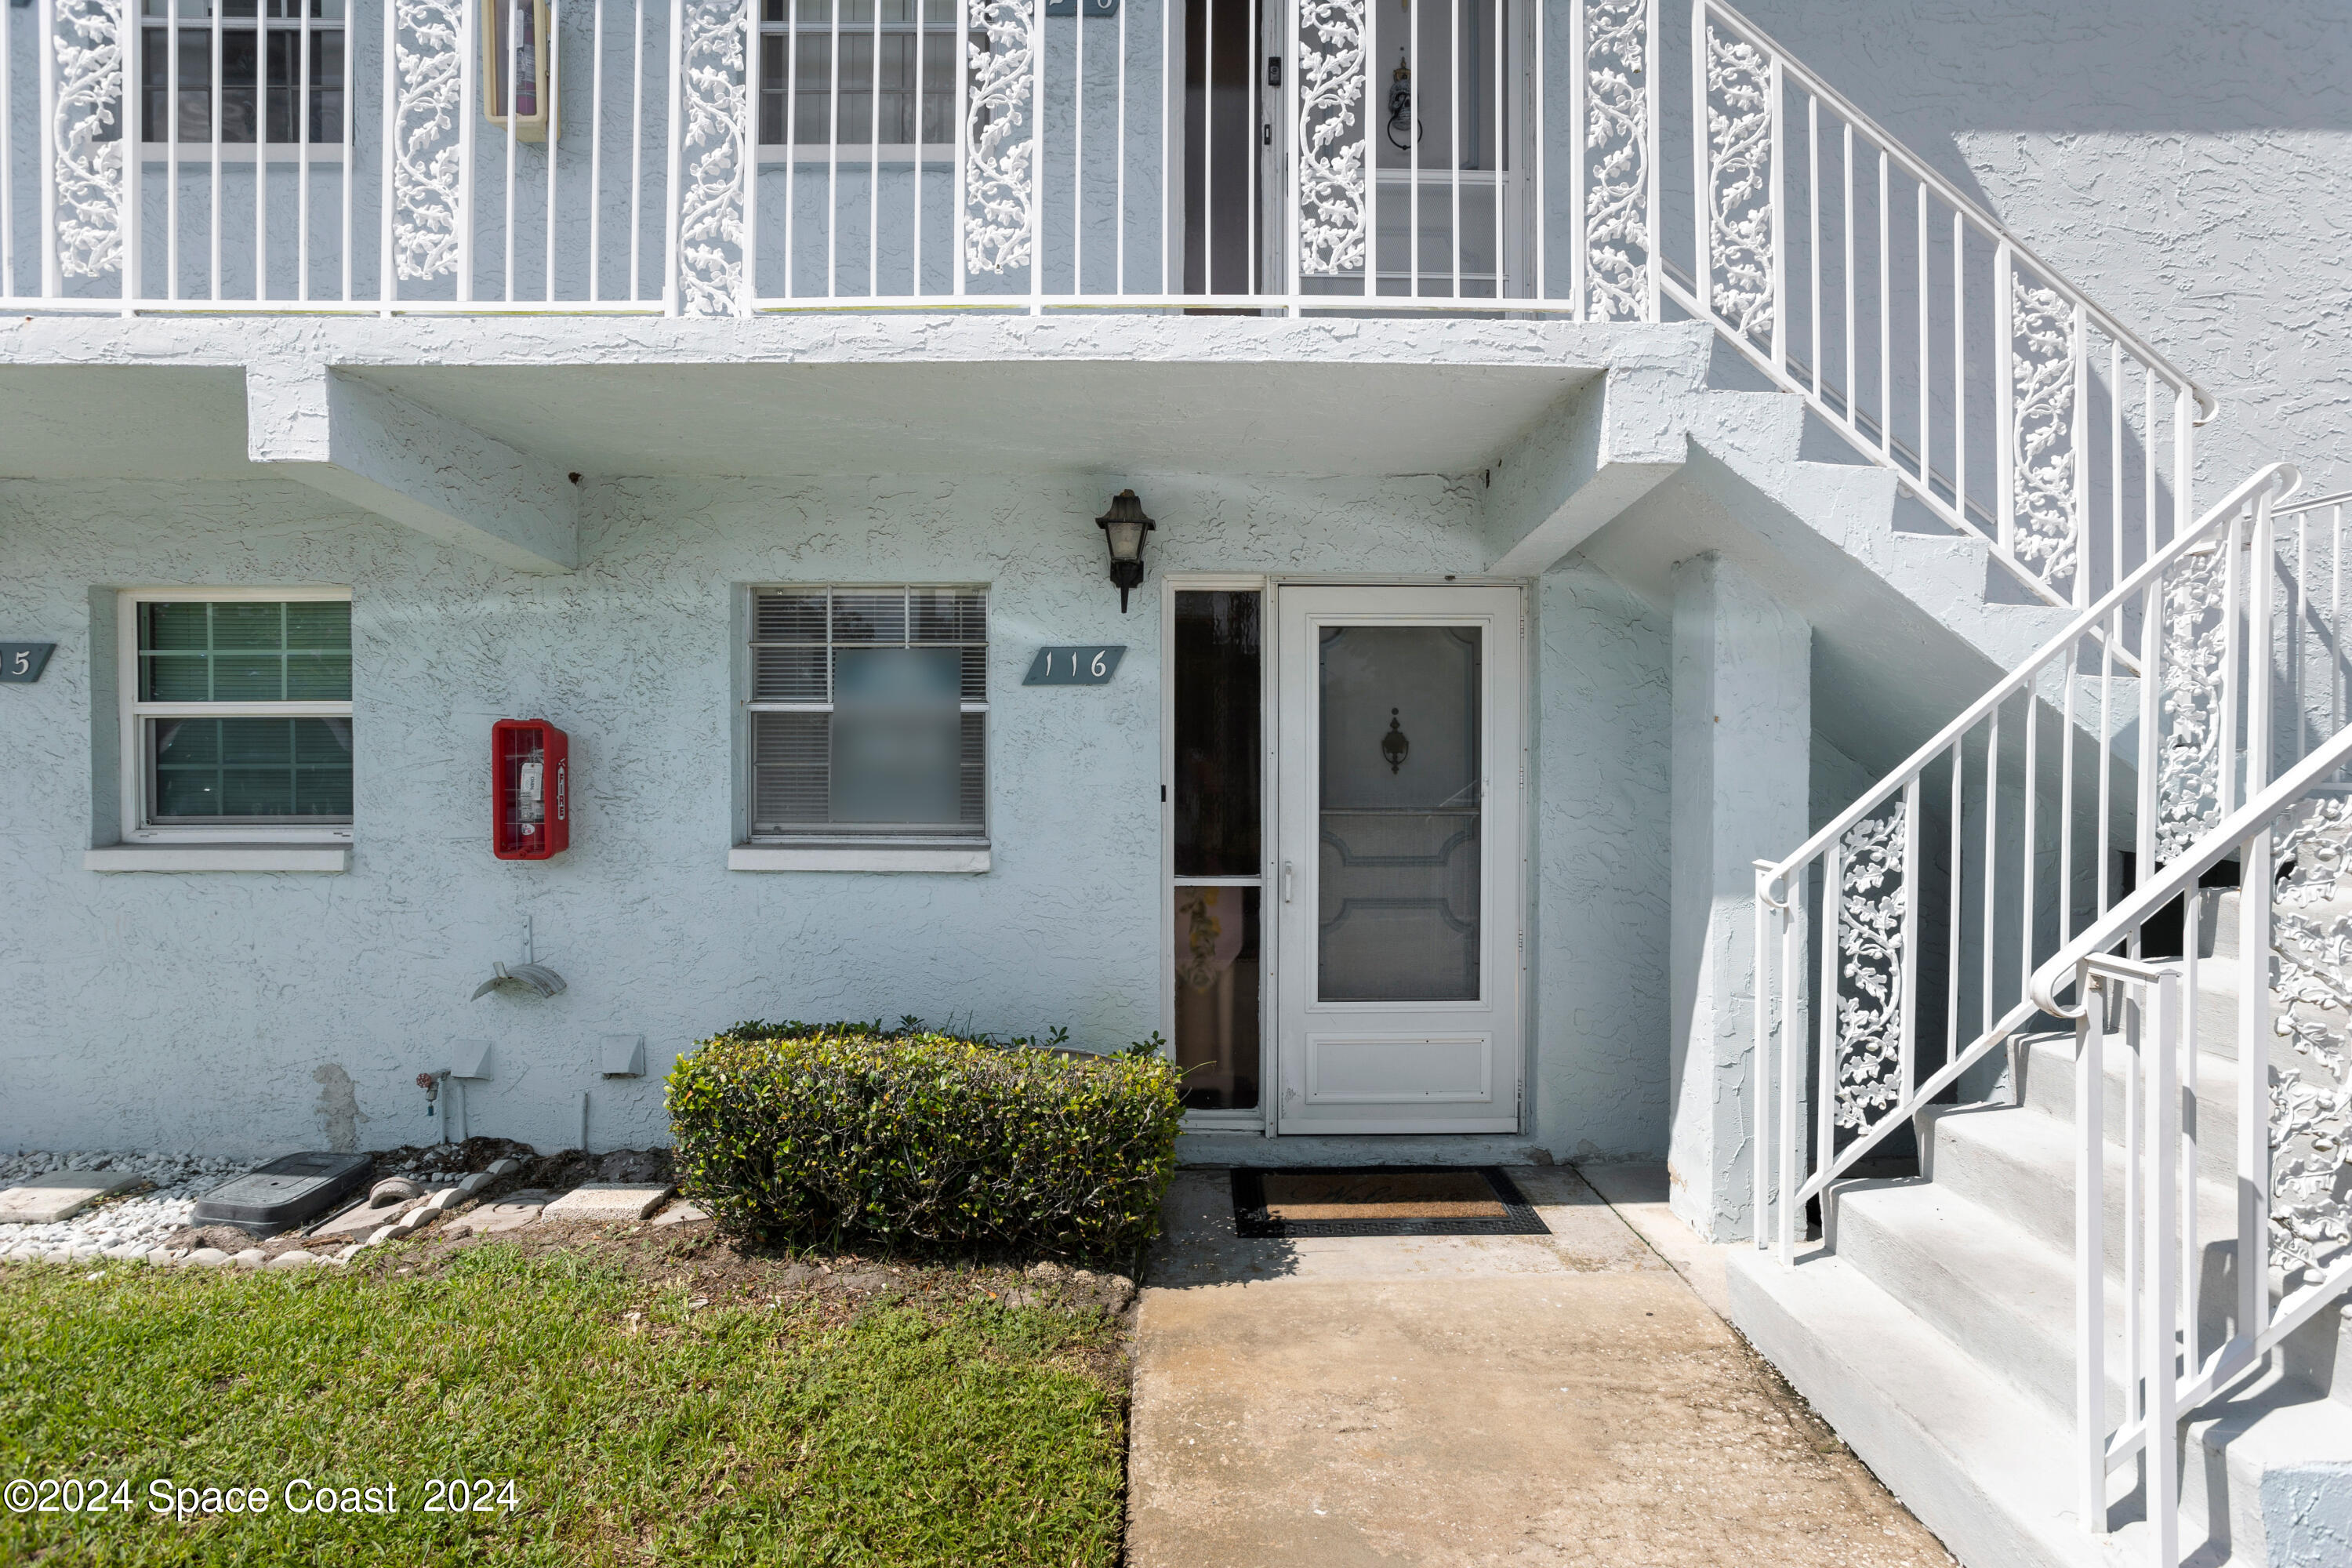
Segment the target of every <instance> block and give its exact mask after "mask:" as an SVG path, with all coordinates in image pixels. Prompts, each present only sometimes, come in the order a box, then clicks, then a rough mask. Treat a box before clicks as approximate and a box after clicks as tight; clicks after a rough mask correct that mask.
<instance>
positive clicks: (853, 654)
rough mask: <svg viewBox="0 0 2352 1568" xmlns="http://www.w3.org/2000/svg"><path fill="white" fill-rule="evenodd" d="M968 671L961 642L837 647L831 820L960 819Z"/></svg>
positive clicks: (928, 821) (920, 821) (940, 822)
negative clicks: (956, 644)
mask: <svg viewBox="0 0 2352 1568" xmlns="http://www.w3.org/2000/svg"><path fill="white" fill-rule="evenodd" d="M835 614H836V616H838V614H839V611H838V608H837V607H836V611H835ZM962 670H963V660H962V657H961V654H960V653H959V652H958V650H956V649H954V648H929V647H912V648H909V647H893V648H879V647H877V648H843V649H839V650H836V651H835V654H834V666H833V700H834V709H833V802H832V805H833V820H834V821H835V822H848V823H883V822H887V823H898V824H908V825H912V824H937V825H942V826H944V825H946V824H950V823H953V822H955V821H956V820H957V819H958V817H959V816H960V815H961V812H960V797H961V787H960V786H961V782H962V741H963V712H962V704H961V698H960V696H959V695H958V693H959V691H960V689H961V685H962Z"/></svg>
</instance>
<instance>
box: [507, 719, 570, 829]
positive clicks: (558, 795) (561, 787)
mask: <svg viewBox="0 0 2352 1568" xmlns="http://www.w3.org/2000/svg"><path fill="white" fill-rule="evenodd" d="M490 777H491V784H490V794H491V800H490V837H491V847H492V848H493V849H494V850H495V851H496V852H497V854H498V858H499V859H501V860H544V859H546V858H548V857H549V856H551V855H561V854H562V853H563V851H565V850H566V849H569V848H571V847H572V742H571V741H570V739H569V738H568V737H567V736H565V734H564V733H563V731H561V730H559V729H557V728H556V727H555V726H554V725H552V724H551V723H549V722H548V721H546V720H544V719H501V720H499V721H498V722H497V723H495V724H493V725H491V726H490Z"/></svg>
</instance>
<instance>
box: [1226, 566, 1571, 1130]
mask: <svg viewBox="0 0 2352 1568" xmlns="http://www.w3.org/2000/svg"><path fill="white" fill-rule="evenodd" d="M1274 595H1275V599H1274V605H1273V614H1272V615H1271V616H1269V617H1268V619H1269V622H1270V625H1271V627H1272V630H1273V634H1274V636H1273V643H1274V656H1273V657H1274V662H1275V665H1276V679H1275V686H1276V703H1275V712H1274V714H1273V715H1272V717H1273V721H1274V722H1273V724H1272V726H1271V727H1272V729H1273V730H1274V731H1275V733H1276V744H1275V756H1276V759H1277V763H1276V770H1275V774H1274V778H1273V780H1272V790H1271V793H1272V794H1273V795H1274V801H1275V816H1276V830H1275V834H1274V839H1273V854H1272V856H1271V857H1270V861H1271V864H1270V865H1269V868H1268V870H1269V873H1270V876H1269V880H1270V881H1271V882H1272V884H1273V887H1272V889H1271V892H1272V898H1271V899H1270V900H1269V902H1270V903H1271V905H1272V910H1273V915H1272V918H1271V920H1269V921H1268V922H1267V924H1268V925H1269V927H1270V928H1271V931H1272V935H1273V940H1272V948H1273V952H1272V963H1271V969H1272V972H1273V973H1272V984H1270V986H1269V988H1268V989H1269V995H1268V998H1267V1010H1268V1013H1269V1014H1270V1016H1271V1017H1272V1020H1273V1024H1274V1027H1273V1028H1272V1030H1271V1031H1270V1049H1271V1054H1272V1056H1273V1058H1274V1059H1273V1061H1272V1062H1270V1063H1269V1064H1268V1071H1267V1075H1266V1076H1267V1079H1268V1081H1269V1083H1270V1084H1271V1085H1272V1086H1273V1093H1272V1094H1271V1095H1269V1096H1268V1101H1269V1104H1268V1110H1269V1123H1270V1130H1271V1131H1278V1132H1282V1133H1304V1132H1316V1133H1431V1132H1484V1133H1493V1132H1517V1131H1518V1130H1519V1125H1520V1105H1521V1100H1522V1089H1523V1085H1524V1078H1525V1072H1526V1060H1527V1051H1526V1024H1525V1020H1526V984H1525V963H1524V959H1525V942H1526V921H1527V907H1526V896H1525V890H1524V889H1525V883H1524V868H1525V860H1526V856H1525V847H1524V846H1525V838H1526V787H1525V786H1526V773H1525V769H1526V749H1525V734H1526V728H1525V716H1524V709H1525V701H1526V687H1525V652H1524V648H1525V629H1526V614H1525V595H1524V591H1523V590H1522V589H1519V588H1517V587H1497V586H1477V587H1473V586H1428V587H1411V586H1362V587H1356V586H1337V585H1289V586H1279V587H1276V589H1275V590H1274ZM1340 627H1348V628H1357V627H1362V628H1391V627H1394V628H1413V627H1429V628H1451V629H1455V630H1457V631H1464V632H1471V631H1474V630H1475V638H1476V641H1477V647H1478V655H1477V658H1476V665H1475V668H1476V672H1477V673H1476V677H1475V679H1476V682H1477V707H1478V711H1477V715H1476V718H1477V723H1476V726H1475V785H1476V787H1475V794H1470V793H1468V792H1465V799H1470V800H1473V801H1474V802H1475V805H1474V810H1475V851H1474V853H1475V855H1476V856H1477V863H1476V868H1477V872H1478V877H1477V889H1476V895H1475V904H1476V921H1475V930H1476V933H1477V935H1476V942H1475V986H1470V987H1468V988H1467V989H1466V990H1464V991H1462V992H1460V993H1459V994H1452V995H1442V994H1433V998H1434V999H1420V1000H1325V999H1324V998H1323V997H1322V995H1321V994H1320V990H1321V981H1322V978H1323V973H1324V972H1323V964H1322V948H1321V942H1322V941H1323V938H1324V934H1325V932H1326V931H1331V930H1336V929H1337V926H1338V921H1339V920H1341V919H1344V918H1346V914H1345V913H1344V912H1342V913H1341V914H1339V915H1334V914H1333V913H1332V912H1331V910H1328V908H1326V905H1327V904H1328V903H1329V902H1330V900H1331V899H1332V898H1333V897H1335V896H1336V895H1335V894H1331V893H1328V892H1327V889H1325V887H1324V883H1325V881H1326V877H1327V874H1328V875H1330V876H1334V877H1336V876H1337V875H1339V873H1338V872H1337V871H1331V870H1328V868H1329V867H1332V866H1337V865H1339V863H1340V861H1341V860H1343V859H1345V858H1346V853H1347V852H1346V851H1344V850H1339V849H1334V850H1333V851H1332V852H1331V853H1330V854H1327V852H1326V847H1327V844H1329V843H1331V842H1332V840H1331V838H1330V836H1329V835H1328V833H1327V814H1326V811H1325V806H1326V805H1327V802H1326V800H1325V796H1324V792H1323V785H1322V777H1323V772H1324V766H1325V763H1324V759H1323V757H1322V750H1323V746H1324V744H1325V743H1326V742H1325V735H1326V732H1327V731H1326V725H1325V722H1324V717H1323V714H1322V710H1321V694H1322V690H1323V685H1324V677H1323V674H1322V668H1321V658H1322V648H1323V639H1324V636H1325V633H1326V630H1327V629H1336V628H1340ZM1431 719H1432V716H1430V715H1426V714H1424V715H1423V717H1422V718H1421V719H1419V720H1417V722H1418V723H1420V724H1421V725H1422V726H1423V743H1424V747H1425V748H1427V747H1431V746H1433V743H1434V742H1436V740H1437V733H1436V732H1435V731H1438V730H1440V729H1442V726H1433V724H1432V721H1431ZM1457 721H1458V720H1457ZM1335 722H1337V720H1336V719H1335ZM1360 727H1361V725H1360V716H1359V720H1358V721H1356V728H1358V729H1360ZM1349 732H1350V733H1351V734H1352V733H1353V731H1349ZM1350 762H1351V763H1355V764H1358V765H1360V764H1361V763H1363V762H1364V759H1362V758H1353V757H1351V758H1350ZM1376 765H1377V760H1375V766H1376ZM1397 771H1398V769H1397V768H1396V767H1391V772H1392V773H1394V772H1397ZM1335 857H1336V858H1335ZM1395 859H1396V860H1397V863H1398V864H1403V863H1405V862H1406V861H1407V860H1410V861H1412V863H1414V864H1417V865H1418V864H1423V863H1424V862H1425V859H1426V858H1425V857H1402V858H1395ZM1404 901H1412V900H1404ZM1421 901H1423V902H1426V901H1427V900H1421ZM1441 918H1444V917H1443V916H1442V917H1441ZM1448 923H1449V924H1451V925H1456V926H1459V925H1463V924H1466V923H1467V922H1462V921H1458V920H1449V921H1448Z"/></svg>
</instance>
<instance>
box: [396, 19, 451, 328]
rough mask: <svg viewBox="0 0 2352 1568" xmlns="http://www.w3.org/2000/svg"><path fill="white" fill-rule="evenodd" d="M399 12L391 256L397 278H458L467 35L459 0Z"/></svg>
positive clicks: (397, 23)
mask: <svg viewBox="0 0 2352 1568" xmlns="http://www.w3.org/2000/svg"><path fill="white" fill-rule="evenodd" d="M387 3H388V4H390V5H392V6H393V74H394V89H393V105H392V134H393V158H392V255H393V270H394V276H395V277H396V278H398V279H403V280H405V281H410V282H422V281H425V280H426V279H434V278H454V277H456V276H457V258H458V256H459V253H460V248H461V247H460V241H461V237H462V233H463V226H464V215H463V213H461V212H460V211H459V205H460V200H461V197H460V191H461V189H462V184H461V181H460V178H459V175H460V172H461V165H460V159H461V156H462V148H461V143H460V141H459V135H458V124H457V121H458V117H459V116H460V115H461V114H462V113H464V111H465V110H464V105H463V104H462V103H461V102H460V101H459V100H460V97H461V95H462V92H463V82H464V79H463V74H462V73H463V68H464V65H465V58H464V56H463V54H462V53H461V51H460V47H459V46H460V44H461V43H462V41H463V39H464V37H465V31H464V18H463V13H462V12H460V10H459V9H458V4H459V0H387Z"/></svg>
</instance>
